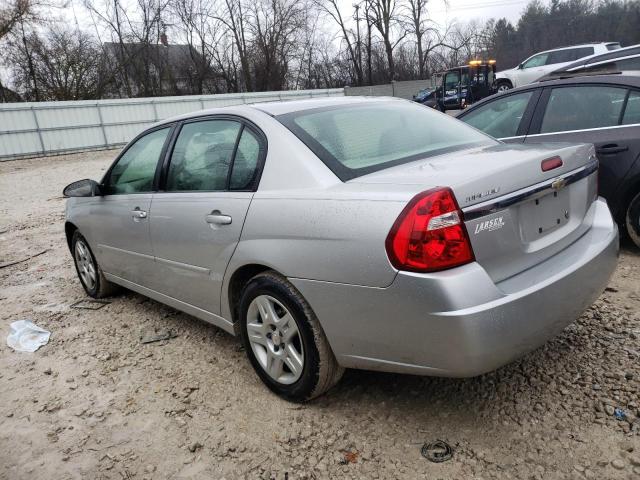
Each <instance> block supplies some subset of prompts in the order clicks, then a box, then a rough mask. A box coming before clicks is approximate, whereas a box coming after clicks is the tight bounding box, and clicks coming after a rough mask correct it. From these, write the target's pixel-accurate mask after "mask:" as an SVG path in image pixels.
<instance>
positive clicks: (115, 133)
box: [0, 88, 344, 160]
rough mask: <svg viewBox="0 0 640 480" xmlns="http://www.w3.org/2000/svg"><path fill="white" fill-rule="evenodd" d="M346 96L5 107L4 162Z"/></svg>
mask: <svg viewBox="0 0 640 480" xmlns="http://www.w3.org/2000/svg"><path fill="white" fill-rule="evenodd" d="M342 95H344V89H342V88H334V89H323V90H292V91H283V92H256V93H230V94H221V95H197V96H183V97H156V98H129V99H123V100H80V101H71V102H35V103H5V104H0V160H10V159H14V158H25V157H34V156H43V155H56V154H62V153H67V152H77V151H83V150H94V149H104V148H110V147H115V146H119V145H123V144H125V143H127V142H128V141H129V140H131V139H132V138H133V137H134V136H135V135H137V134H138V133H139V132H140V131H142V130H143V129H144V128H146V127H147V126H149V125H151V124H153V123H155V122H157V121H158V120H162V119H164V118H167V117H171V116H174V115H179V114H182V113H187V112H193V111H196V110H203V109H205V108H212V107H224V106H227V105H240V104H245V103H259V102H269V101H274V100H295V99H300V98H312V97H333V96H342Z"/></svg>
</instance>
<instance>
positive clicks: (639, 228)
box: [625, 193, 640, 248]
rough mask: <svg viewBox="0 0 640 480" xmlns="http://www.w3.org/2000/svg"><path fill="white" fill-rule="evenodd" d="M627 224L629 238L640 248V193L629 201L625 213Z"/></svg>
mask: <svg viewBox="0 0 640 480" xmlns="http://www.w3.org/2000/svg"><path fill="white" fill-rule="evenodd" d="M625 226H626V227H627V233H628V234H629V238H631V240H632V241H633V243H635V244H636V246H637V247H638V248H640V193H638V194H637V195H636V196H635V197H634V198H633V200H631V202H630V203H629V207H628V208H627V213H626V215H625Z"/></svg>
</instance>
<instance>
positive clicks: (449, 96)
mask: <svg viewBox="0 0 640 480" xmlns="http://www.w3.org/2000/svg"><path fill="white" fill-rule="evenodd" d="M460 82H461V78H460V70H451V71H449V72H447V73H446V74H445V76H444V81H443V83H442V85H443V89H444V95H443V103H444V106H445V107H446V108H459V107H460V88H461V83H460Z"/></svg>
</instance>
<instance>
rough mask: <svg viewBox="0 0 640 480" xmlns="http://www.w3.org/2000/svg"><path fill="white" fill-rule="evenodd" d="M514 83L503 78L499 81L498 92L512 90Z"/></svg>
mask: <svg viewBox="0 0 640 480" xmlns="http://www.w3.org/2000/svg"><path fill="white" fill-rule="evenodd" d="M512 88H513V85H511V82H509V81H508V80H502V81H500V82H498V89H497V90H498V93H502V92H506V91H507V90H511V89H512Z"/></svg>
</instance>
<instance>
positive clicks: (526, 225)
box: [519, 188, 570, 242]
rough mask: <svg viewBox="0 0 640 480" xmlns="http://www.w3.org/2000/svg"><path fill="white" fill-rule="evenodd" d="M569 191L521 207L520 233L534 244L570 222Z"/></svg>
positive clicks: (551, 194) (565, 189)
mask: <svg viewBox="0 0 640 480" xmlns="http://www.w3.org/2000/svg"><path fill="white" fill-rule="evenodd" d="M569 212H570V209H569V189H568V188H564V189H562V190H560V191H557V192H551V193H548V194H546V195H544V196H542V197H538V198H536V199H533V200H529V201H528V202H526V203H524V204H522V205H521V206H520V215H519V217H520V233H521V236H522V239H523V241H525V242H533V241H535V240H538V239H539V238H542V237H544V236H545V235H548V234H549V233H551V232H554V231H555V230H557V229H559V228H561V227H562V226H563V225H566V224H567V223H568V222H569Z"/></svg>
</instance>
